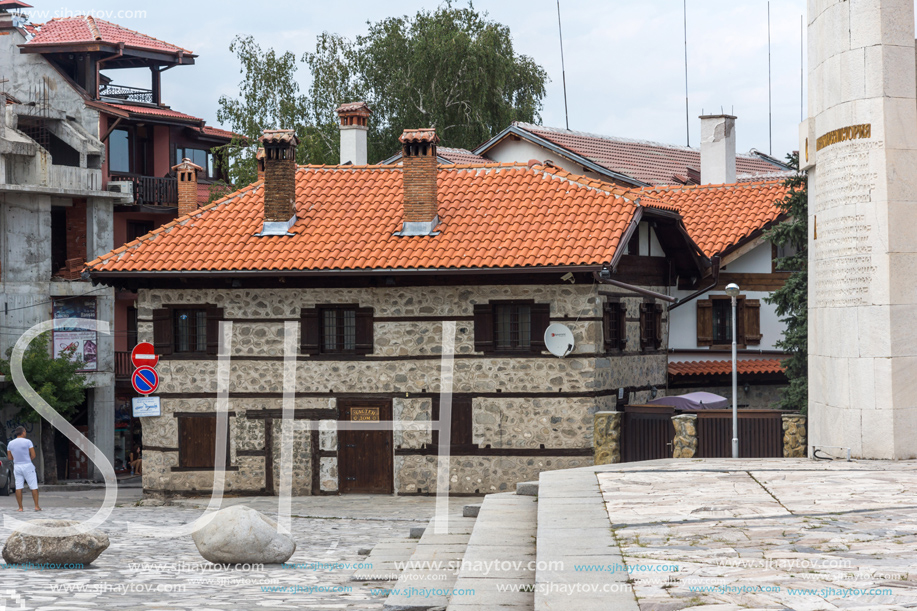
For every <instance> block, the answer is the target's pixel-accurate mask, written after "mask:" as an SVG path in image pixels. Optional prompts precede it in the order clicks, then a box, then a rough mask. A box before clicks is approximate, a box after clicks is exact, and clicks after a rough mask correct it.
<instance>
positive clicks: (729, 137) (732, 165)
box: [700, 115, 736, 185]
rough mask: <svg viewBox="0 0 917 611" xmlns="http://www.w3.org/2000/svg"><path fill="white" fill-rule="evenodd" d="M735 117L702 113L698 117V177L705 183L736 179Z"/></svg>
mask: <svg viewBox="0 0 917 611" xmlns="http://www.w3.org/2000/svg"><path fill="white" fill-rule="evenodd" d="M735 127H736V118H735V117H734V116H732V115H703V116H701V118H700V179H701V183H702V184H705V185H722V184H731V183H734V182H735V181H736V129H735Z"/></svg>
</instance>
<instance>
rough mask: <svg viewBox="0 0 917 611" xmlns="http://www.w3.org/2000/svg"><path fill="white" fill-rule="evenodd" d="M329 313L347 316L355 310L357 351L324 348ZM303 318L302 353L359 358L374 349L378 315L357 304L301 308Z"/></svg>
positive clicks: (301, 322)
mask: <svg viewBox="0 0 917 611" xmlns="http://www.w3.org/2000/svg"><path fill="white" fill-rule="evenodd" d="M330 310H334V311H338V312H344V311H348V310H353V311H354V312H355V316H354V324H355V328H354V342H355V345H354V348H353V349H343V348H342V349H340V350H329V349H327V348H326V347H325V326H324V313H325V312H327V311H330ZM299 317H300V341H299V345H300V352H301V353H302V354H309V355H312V356H324V357H344V358H347V357H356V356H366V355H368V354H372V353H373V351H374V349H375V328H374V326H375V313H374V310H373V308H370V307H365V308H364V307H360V305H359V304H355V303H325V304H316V305H315V307H312V308H302V310H301V311H300V314H299Z"/></svg>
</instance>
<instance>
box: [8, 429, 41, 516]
mask: <svg viewBox="0 0 917 611" xmlns="http://www.w3.org/2000/svg"><path fill="white" fill-rule="evenodd" d="M13 436H14V437H15V439H13V440H12V441H11V442H9V443H8V444H7V446H6V455H7V456H8V457H9V459H10V460H12V461H13V474H14V475H15V476H16V502H17V503H19V511H22V485H23V483H28V484H29V489H30V490H31V491H32V499H34V500H35V511H41V507H39V506H38V476H37V475H36V474H35V465H33V464H32V461H33V460H34V459H35V446H34V445H32V442H31V441H29V440H28V439H26V438H25V427H21V426H20V427H17V428H16V430H14V431H13Z"/></svg>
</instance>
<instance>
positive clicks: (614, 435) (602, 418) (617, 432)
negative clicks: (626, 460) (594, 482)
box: [593, 411, 624, 465]
mask: <svg viewBox="0 0 917 611" xmlns="http://www.w3.org/2000/svg"><path fill="white" fill-rule="evenodd" d="M623 420H624V413H623V412H606V411H603V412H596V414H595V425H594V430H595V456H594V459H593V460H594V463H595V464H597V465H611V464H615V463H619V462H621V425H622V422H623Z"/></svg>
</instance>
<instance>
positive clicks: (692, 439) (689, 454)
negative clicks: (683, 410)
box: [672, 414, 697, 458]
mask: <svg viewBox="0 0 917 611" xmlns="http://www.w3.org/2000/svg"><path fill="white" fill-rule="evenodd" d="M672 424H673V425H674V426H675V439H674V441H673V444H672V446H673V447H672V458H694V456H695V454H697V414H682V415H681V416H674V417H673V418H672Z"/></svg>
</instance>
